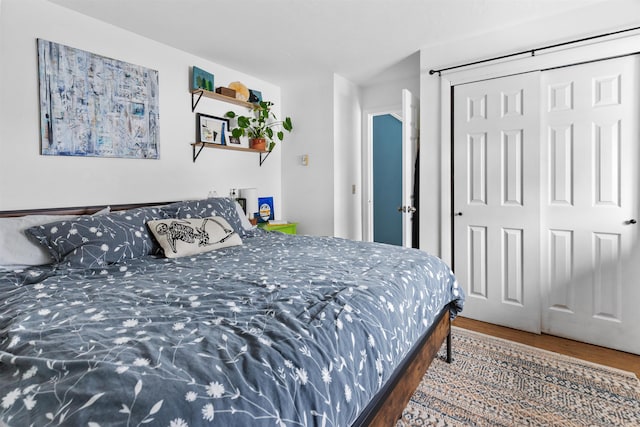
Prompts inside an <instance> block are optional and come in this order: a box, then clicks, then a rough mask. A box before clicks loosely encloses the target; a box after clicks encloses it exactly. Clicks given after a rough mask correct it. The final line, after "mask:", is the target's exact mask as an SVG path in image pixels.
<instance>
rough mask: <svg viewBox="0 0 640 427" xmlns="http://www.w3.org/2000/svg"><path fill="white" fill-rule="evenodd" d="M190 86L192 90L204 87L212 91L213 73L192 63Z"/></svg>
mask: <svg viewBox="0 0 640 427" xmlns="http://www.w3.org/2000/svg"><path fill="white" fill-rule="evenodd" d="M191 88H192V89H193V90H196V89H204V90H208V91H211V92H213V88H214V86H213V74H211V73H209V72H207V71H205V70H203V69H202V68H198V67H196V66H195V65H194V66H193V72H192V75H191Z"/></svg>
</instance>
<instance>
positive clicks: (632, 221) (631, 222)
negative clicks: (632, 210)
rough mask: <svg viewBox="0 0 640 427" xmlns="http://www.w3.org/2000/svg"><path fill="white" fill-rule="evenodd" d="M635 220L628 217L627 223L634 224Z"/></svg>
mask: <svg viewBox="0 0 640 427" xmlns="http://www.w3.org/2000/svg"><path fill="white" fill-rule="evenodd" d="M636 222H637V221H636V220H635V219H630V220H629V221H627V224H635V223H636Z"/></svg>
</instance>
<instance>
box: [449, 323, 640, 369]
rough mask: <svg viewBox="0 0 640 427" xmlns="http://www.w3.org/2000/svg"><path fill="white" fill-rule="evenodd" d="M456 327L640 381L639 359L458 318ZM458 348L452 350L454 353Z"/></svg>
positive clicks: (604, 349)
mask: <svg viewBox="0 0 640 427" xmlns="http://www.w3.org/2000/svg"><path fill="white" fill-rule="evenodd" d="M453 325H454V326H458V327H460V328H464V329H470V330H473V331H476V332H480V333H483V334H486V335H492V336H495V337H499V338H503V339H507V340H511V341H515V342H519V343H521V344H526V345H530V346H532V347H538V348H542V349H544V350H548V351H554V352H556V353H561V354H565V355H567V356H572V357H576V358H578V359H583V360H587V361H590V362H594V363H599V364H601V365H606V366H611V367H613V368H617V369H622V370H625V371H630V372H633V373H635V374H636V376H637V377H638V378H640V356H637V355H635V354H631V353H625V352H622V351H617V350H611V349H609V348H604V347H599V346H596V345H591V344H585V343H582V342H578V341H573V340H569V339H565V338H559V337H554V336H551V335H545V334H542V335H537V334H532V333H529V332H523V331H518V330H516V329H511V328H505V327H503V326H497V325H493V324H490V323H485V322H480V321H478V320H473V319H468V318H465V317H461V316H458V317H457V318H456V319H455V320H454V321H453ZM455 351H456V349H455V348H454V349H453V352H454V354H455Z"/></svg>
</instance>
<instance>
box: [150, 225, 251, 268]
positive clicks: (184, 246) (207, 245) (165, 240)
mask: <svg viewBox="0 0 640 427" xmlns="http://www.w3.org/2000/svg"><path fill="white" fill-rule="evenodd" d="M147 226H148V227H149V230H150V231H151V233H153V236H154V237H155V238H156V240H157V241H158V244H159V245H160V246H161V247H162V249H163V250H164V256H166V257H167V258H179V257H183V256H187V255H195V254H200V253H203V252H209V251H213V250H216V249H221V248H226V247H228V246H236V245H242V239H241V238H240V236H238V233H236V232H235V231H234V230H233V228H232V227H231V225H229V223H228V222H227V221H226V220H225V219H224V218H222V217H219V216H213V217H209V218H189V219H186V218H172V219H157V220H153V221H148V222H147Z"/></svg>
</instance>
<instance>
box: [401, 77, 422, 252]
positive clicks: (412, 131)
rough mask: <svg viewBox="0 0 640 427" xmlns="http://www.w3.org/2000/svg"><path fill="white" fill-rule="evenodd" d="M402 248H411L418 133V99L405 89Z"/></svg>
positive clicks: (403, 101) (403, 92)
mask: <svg viewBox="0 0 640 427" xmlns="http://www.w3.org/2000/svg"><path fill="white" fill-rule="evenodd" d="M402 118H403V120H402V206H401V207H400V212H401V213H402V246H405V247H409V248H410V247H411V246H412V224H413V215H414V212H415V211H416V208H415V207H414V203H413V186H414V181H415V175H414V173H415V164H416V158H417V154H418V135H419V132H420V123H419V120H420V99H419V98H418V97H417V96H415V95H413V94H412V93H411V92H410V91H408V90H407V89H403V90H402Z"/></svg>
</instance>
